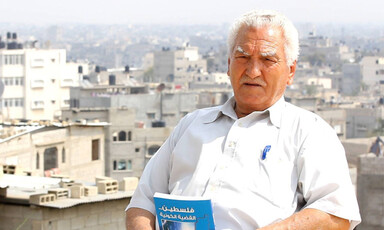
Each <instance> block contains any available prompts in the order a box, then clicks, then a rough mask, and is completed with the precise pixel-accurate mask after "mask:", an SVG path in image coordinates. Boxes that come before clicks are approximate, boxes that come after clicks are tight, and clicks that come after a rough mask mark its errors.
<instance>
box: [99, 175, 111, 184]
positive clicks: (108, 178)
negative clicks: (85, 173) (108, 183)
mask: <svg viewBox="0 0 384 230" xmlns="http://www.w3.org/2000/svg"><path fill="white" fill-rule="evenodd" d="M103 180H113V178H112V177H106V176H97V177H95V182H96V184H97V182H99V181H103Z"/></svg>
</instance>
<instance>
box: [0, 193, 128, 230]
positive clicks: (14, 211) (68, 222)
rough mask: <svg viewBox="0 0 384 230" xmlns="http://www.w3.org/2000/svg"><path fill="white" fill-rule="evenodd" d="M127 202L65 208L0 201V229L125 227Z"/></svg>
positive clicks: (116, 201) (54, 229)
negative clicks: (3, 202)
mask: <svg viewBox="0 0 384 230" xmlns="http://www.w3.org/2000/svg"><path fill="white" fill-rule="evenodd" d="M129 201H130V198H126V199H119V200H109V201H103V202H97V203H88V204H81V205H77V206H74V207H70V208H65V209H55V208H47V207H40V206H34V205H31V206H22V205H13V204H2V203H0V230H15V229H18V230H38V229H39V230H40V229H49V230H75V229H82V230H91V229H92V230H98V229H100V230H105V229H116V230H120V229H121V230H125V212H124V210H125V208H126V206H127V205H128V203H129ZM24 222H25V223H24ZM23 223H24V224H23ZM22 224H23V225H22ZM20 225H22V227H20V228H18V227H19V226H20Z"/></svg>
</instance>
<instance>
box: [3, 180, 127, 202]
mask: <svg viewBox="0 0 384 230" xmlns="http://www.w3.org/2000/svg"><path fill="white" fill-rule="evenodd" d="M60 181H64V182H66V181H68V182H69V181H70V179H59V178H50V177H35V176H19V175H11V174H4V175H3V176H2V177H0V188H7V195H6V197H0V202H3V203H5V202H6V203H14V204H24V205H28V204H29V197H30V196H31V195H35V194H45V193H48V190H49V189H53V188H59V187H60V185H59V183H60ZM83 184H84V185H85V186H95V183H92V182H84V183H83ZM133 192H134V191H133V190H132V191H117V192H116V193H111V194H97V195H95V196H89V197H83V198H65V199H58V200H56V201H54V202H50V203H44V204H41V205H38V206H41V207H49V208H58V209H63V208H70V207H73V206H76V205H79V204H86V203H95V202H102V201H107V200H118V199H123V198H129V197H132V195H133Z"/></svg>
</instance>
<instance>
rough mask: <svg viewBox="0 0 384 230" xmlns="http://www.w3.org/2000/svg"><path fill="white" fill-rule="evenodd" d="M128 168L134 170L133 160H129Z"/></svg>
mask: <svg viewBox="0 0 384 230" xmlns="http://www.w3.org/2000/svg"><path fill="white" fill-rule="evenodd" d="M127 170H132V160H128V164H127Z"/></svg>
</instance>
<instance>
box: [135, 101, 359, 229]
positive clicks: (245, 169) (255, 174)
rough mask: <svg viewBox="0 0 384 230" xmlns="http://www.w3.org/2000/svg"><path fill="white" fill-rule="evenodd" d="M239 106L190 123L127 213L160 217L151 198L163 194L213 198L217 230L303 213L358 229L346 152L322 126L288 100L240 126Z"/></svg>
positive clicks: (148, 172) (164, 151)
mask: <svg viewBox="0 0 384 230" xmlns="http://www.w3.org/2000/svg"><path fill="white" fill-rule="evenodd" d="M234 103H235V102H234V98H231V99H230V100H228V101H227V102H226V103H225V104H224V105H222V106H218V107H213V108H206V109H201V110H197V111H195V112H193V113H191V114H188V115H187V116H185V117H184V118H183V119H182V120H181V121H180V123H179V124H178V125H177V127H176V128H175V130H174V131H173V132H172V134H171V136H170V137H169V138H168V139H167V141H166V142H165V143H164V145H163V146H162V147H161V148H160V149H159V151H158V152H157V153H156V154H155V155H154V156H153V157H152V159H151V160H150V162H149V163H148V165H147V166H146V168H145V170H144V173H143V175H142V177H141V179H140V183H139V186H138V188H137V189H136V191H135V193H134V195H133V197H132V199H131V202H130V204H129V205H128V208H130V207H138V208H143V209H146V210H148V211H150V212H152V213H153V214H155V208H154V204H153V195H154V193H155V192H162V193H169V194H175V195H185V196H204V197H210V198H211V199H212V203H213V212H214V218H215V225H216V229H256V228H260V227H263V226H266V225H268V224H271V223H275V222H278V221H281V220H283V219H286V218H287V217H289V216H291V215H292V214H293V213H295V212H296V211H299V210H301V209H302V208H314V209H319V210H322V211H324V212H327V213H330V214H333V215H335V216H339V217H341V218H344V219H348V220H350V221H351V227H350V229H353V228H354V227H355V226H356V225H357V224H358V223H359V222H360V221H361V219H360V214H359V208H358V204H357V200H356V196H355V193H354V189H353V186H352V183H351V179H350V176H349V171H348V165H347V161H346V157H345V152H344V149H343V147H342V145H341V143H340V141H339V139H338V137H337V135H336V133H335V132H334V130H333V129H332V128H331V127H330V126H329V125H328V124H327V123H326V122H325V121H323V120H322V119H321V118H320V117H319V116H317V115H315V114H314V113H311V112H308V111H306V110H303V109H300V108H298V107H295V106H293V105H291V104H289V103H287V102H285V101H284V98H283V97H282V98H281V99H280V100H279V101H278V102H276V103H275V104H274V105H273V106H271V107H270V108H269V109H267V110H266V111H262V112H253V113H252V114H249V115H248V116H246V117H242V118H240V119H238V118H237V116H236V113H235V111H234V109H233V108H234ZM267 146H270V150H269V151H267V150H265V149H267V148H268V147H267ZM264 151H265V154H264V156H263V152H264Z"/></svg>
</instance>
